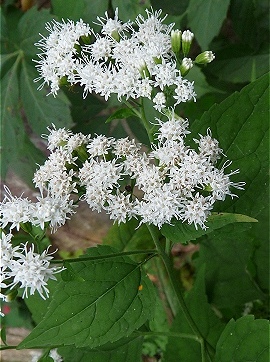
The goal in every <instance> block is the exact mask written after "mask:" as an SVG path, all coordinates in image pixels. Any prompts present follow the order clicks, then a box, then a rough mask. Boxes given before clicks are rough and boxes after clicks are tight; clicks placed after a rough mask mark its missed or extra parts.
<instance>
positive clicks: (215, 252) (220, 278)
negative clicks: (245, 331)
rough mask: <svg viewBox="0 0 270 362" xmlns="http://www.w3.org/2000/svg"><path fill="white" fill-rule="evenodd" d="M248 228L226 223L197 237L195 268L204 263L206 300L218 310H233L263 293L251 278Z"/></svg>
mask: <svg viewBox="0 0 270 362" xmlns="http://www.w3.org/2000/svg"><path fill="white" fill-rule="evenodd" d="M253 240H254V239H253V238H252V236H251V230H250V227H249V226H248V225H247V224H245V225H244V226H241V227H239V226H238V225H237V227H236V226H235V225H234V224H233V225H228V226H226V227H224V228H223V229H222V233H220V232H219V231H214V232H213V233H211V234H209V235H206V236H205V237H204V238H202V239H200V253H199V258H198V260H196V265H197V267H200V266H201V265H202V264H206V268H207V269H206V289H207V293H208V296H209V301H210V302H211V303H213V304H215V305H216V306H217V307H218V308H221V309H226V308H228V309H234V308H235V307H237V306H240V308H241V305H242V310H243V309H244V303H246V302H249V301H251V300H255V299H264V298H265V295H264V294H263V292H262V291H261V290H260V288H259V286H258V285H257V283H256V280H254V279H253V277H252V275H251V273H250V271H249V269H248V264H249V263H250V260H251V257H252V254H253V245H252V242H253Z"/></svg>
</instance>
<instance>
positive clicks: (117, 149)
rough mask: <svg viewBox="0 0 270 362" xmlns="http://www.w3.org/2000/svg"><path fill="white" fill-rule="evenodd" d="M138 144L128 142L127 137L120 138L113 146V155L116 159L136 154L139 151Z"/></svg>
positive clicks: (132, 141)
mask: <svg viewBox="0 0 270 362" xmlns="http://www.w3.org/2000/svg"><path fill="white" fill-rule="evenodd" d="M140 146H141V145H140V144H136V142H135V140H134V139H132V140H129V139H128V137H126V138H120V139H118V140H116V141H115V144H114V145H113V153H114V154H115V156H116V157H123V156H124V157H126V156H128V155H134V154H137V153H138V151H139V150H140Z"/></svg>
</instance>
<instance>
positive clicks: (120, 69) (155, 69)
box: [36, 9, 212, 111]
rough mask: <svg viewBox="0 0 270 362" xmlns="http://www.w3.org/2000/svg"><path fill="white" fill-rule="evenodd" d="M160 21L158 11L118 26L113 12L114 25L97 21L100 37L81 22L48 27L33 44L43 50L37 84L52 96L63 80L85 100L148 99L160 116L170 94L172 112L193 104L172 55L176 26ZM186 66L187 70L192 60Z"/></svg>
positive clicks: (193, 96) (191, 90)
mask: <svg viewBox="0 0 270 362" xmlns="http://www.w3.org/2000/svg"><path fill="white" fill-rule="evenodd" d="M160 16H161V10H160V11H153V10H146V17H143V16H142V15H139V16H137V18H136V19H135V21H134V22H133V23H132V22H131V21H128V22H126V23H122V22H121V21H120V20H119V19H118V10H117V9H116V12H115V17H114V19H110V18H109V17H108V15H107V13H106V14H105V17H104V18H100V17H99V18H98V22H99V25H101V31H100V33H95V32H94V30H93V29H90V27H89V26H88V25H87V24H84V23H83V22H82V21H81V20H80V21H79V22H77V23H74V22H72V21H68V23H65V22H63V23H59V22H56V21H54V22H53V23H52V25H51V24H47V30H49V32H50V35H49V36H48V37H47V38H45V37H42V39H41V40H40V41H39V42H38V43H37V44H36V46H37V47H38V48H39V49H40V50H42V53H41V54H39V58H40V60H39V61H36V62H37V63H38V64H37V69H38V71H39V72H40V77H39V78H37V79H36V81H39V80H41V79H43V83H42V84H41V87H43V86H44V84H48V85H49V86H50V88H51V93H52V94H54V95H56V94H57V91H58V89H59V83H61V82H62V79H63V77H64V78H65V79H66V80H67V81H68V83H69V84H71V85H73V84H80V85H81V86H82V87H83V89H84V96H85V97H86V95H87V94H88V93H92V92H95V93H96V94H100V95H102V96H104V97H105V99H106V100H107V99H108V98H109V97H110V95H111V94H116V95H117V96H118V99H119V100H121V98H122V97H124V98H125V99H129V98H133V99H136V98H139V97H146V98H149V99H152V100H153V102H154V107H155V108H156V109H157V110H159V111H160V110H162V109H163V108H165V107H166V102H167V96H168V94H169V93H170V94H171V95H172V97H173V98H174V106H176V105H177V104H179V103H180V102H186V101H188V100H191V99H193V100H194V101H195V100H196V94H195V92H194V87H193V83H191V82H189V81H188V80H187V79H184V78H183V76H182V74H181V71H180V68H179V69H178V68H177V62H178V59H177V56H176V54H175V53H174V51H173V49H172V37H173V36H175V31H173V32H172V28H173V26H174V24H170V25H165V24H164V23H163V21H164V19H165V18H166V16H164V17H163V18H161V17H160ZM187 33H188V34H190V35H191V36H190V42H191V41H192V38H193V34H192V33H191V32H190V31H185V32H183V49H186V47H187V44H188V46H189V47H190V44H189V42H188V41H187V39H186V38H187V36H186V35H185V34H187ZM178 34H180V35H181V32H180V31H178ZM91 40H93V41H92V42H91ZM180 46H181V36H180V38H179V46H178V48H180ZM210 53H211V54H212V52H210ZM185 59H187V58H185ZM186 63H187V61H185V64H186ZM188 64H189V68H191V66H192V61H191V60H190V59H189V63H188Z"/></svg>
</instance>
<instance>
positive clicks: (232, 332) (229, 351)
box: [215, 315, 270, 362]
mask: <svg viewBox="0 0 270 362" xmlns="http://www.w3.org/2000/svg"><path fill="white" fill-rule="evenodd" d="M269 333H270V329H269V321H268V320H266V319H254V316H252V315H247V316H244V317H242V318H240V319H238V320H236V321H235V320H233V319H232V320H230V322H229V323H228V324H227V326H226V328H225V329H224V331H223V333H222V334H221V336H220V339H219V341H218V344H217V350H216V356H215V361H216V362H231V361H234V362H243V361H249V362H267V361H269Z"/></svg>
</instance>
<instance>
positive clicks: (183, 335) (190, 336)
mask: <svg viewBox="0 0 270 362" xmlns="http://www.w3.org/2000/svg"><path fill="white" fill-rule="evenodd" d="M132 334H133V335H139V336H165V337H176V338H186V339H193V340H194V341H196V342H198V343H201V341H200V340H199V339H198V337H197V336H194V334H187V333H174V332H156V331H151V332H140V331H135V332H133V333H132Z"/></svg>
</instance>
